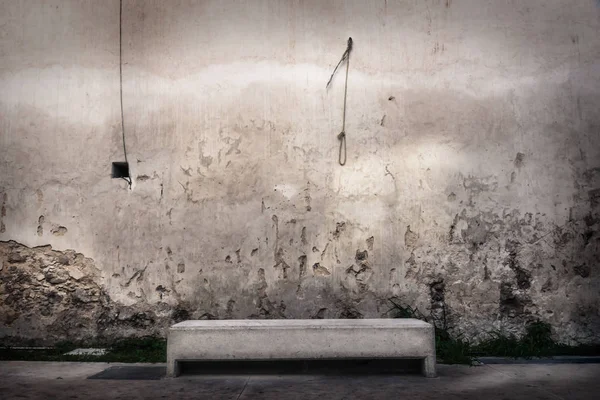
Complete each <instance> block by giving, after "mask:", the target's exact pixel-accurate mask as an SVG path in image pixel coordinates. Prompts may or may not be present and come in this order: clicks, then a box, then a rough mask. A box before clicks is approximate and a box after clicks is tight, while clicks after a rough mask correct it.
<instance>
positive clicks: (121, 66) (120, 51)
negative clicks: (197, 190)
mask: <svg viewBox="0 0 600 400" xmlns="http://www.w3.org/2000/svg"><path fill="white" fill-rule="evenodd" d="M119 98H120V102H121V133H122V134H123V154H124V155H125V163H126V164H127V172H129V162H128V161H127V146H126V145H125V113H124V112H123V0H119ZM123 179H124V180H125V181H126V182H127V183H128V184H129V189H131V178H130V177H123Z"/></svg>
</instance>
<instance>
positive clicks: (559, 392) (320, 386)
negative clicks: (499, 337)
mask: <svg viewBox="0 0 600 400" xmlns="http://www.w3.org/2000/svg"><path fill="white" fill-rule="evenodd" d="M123 365H124V364H105V363H67V362H61V363H54V362H23V361H9V362H0V399H3V400H8V399H128V400H129V399H169V398H174V399H178V400H180V399H181V400H183V399H210V400H213V399H214V400H218V399H239V400H242V399H277V400H284V399H302V400H309V399H319V400H328V399H484V400H495V399H502V400H504V399H527V400H536V399H553V400H557V399H572V400H578V399H600V364H554V365H526V364H525V365H484V366H478V367H468V366H447V365H440V366H439V377H438V378H435V379H426V378H422V377H420V376H418V375H389V374H387V375H386V374H370V373H369V372H362V373H361V374H358V375H356V374H354V375H341V376H340V375H337V376H336V375H331V374H329V375H323V374H313V375H307V374H304V375H252V376H248V375H194V376H182V377H179V378H176V379H160V380H104V379H86V378H87V377H89V376H92V375H94V374H97V373H100V372H102V371H104V370H106V369H107V368H111V367H114V366H123ZM131 365H132V364H128V366H131ZM135 365H137V366H140V367H148V366H152V364H135ZM113 370H114V368H113ZM154 370H155V371H156V368H154Z"/></svg>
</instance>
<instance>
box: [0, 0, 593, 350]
mask: <svg viewBox="0 0 600 400" xmlns="http://www.w3.org/2000/svg"><path fill="white" fill-rule="evenodd" d="M0 10H1V11H2V12H0V85H1V86H0V87H1V91H0V145H1V149H2V150H1V151H2V153H1V154H2V160H1V164H0V192H1V193H0V201H1V202H2V217H1V229H0V230H1V233H0V240H2V241H4V242H3V243H1V244H0V257H2V267H1V268H2V269H1V270H0V276H1V277H2V283H1V286H0V336H5V337H11V338H12V339H13V340H19V339H23V338H46V339H47V340H55V339H59V338H65V337H69V338H81V337H91V336H95V335H105V336H111V335H112V336H114V335H129V334H144V333H149V332H155V331H157V332H158V331H161V330H162V329H164V327H165V326H167V324H168V323H169V322H170V321H171V320H172V319H175V320H180V319H186V318H311V317H312V318H355V317H380V316H385V315H386V313H387V311H388V309H389V306H390V303H389V302H388V299H389V298H392V297H395V298H396V299H397V301H399V302H401V303H403V304H406V305H410V306H412V307H417V308H418V309H419V310H420V311H421V312H423V313H425V314H427V315H432V317H433V318H434V319H435V320H436V321H437V322H438V323H443V322H442V321H443V320H446V323H447V324H448V325H449V326H450V327H451V328H452V330H453V331H454V332H455V333H461V334H463V335H465V336H466V337H468V338H475V339H477V338H479V337H481V335H482V334H483V333H485V332H488V331H490V330H492V329H504V330H506V331H509V332H520V331H521V330H522V328H523V326H524V324H525V323H526V322H527V321H530V320H535V319H541V320H543V321H546V322H549V323H551V324H552V326H553V327H554V328H555V333H556V336H557V339H560V340H565V341H582V342H590V341H594V340H596V341H597V340H598V335H599V333H600V314H599V313H600V311H599V310H600V296H599V293H598V292H599V291H598V288H599V287H600V286H599V285H600V269H599V267H598V259H599V257H600V250H599V244H600V233H599V229H598V228H599V225H600V135H599V133H600V132H599V131H600V120H599V117H598V113H597V110H598V109H599V108H600V36H599V35H598V30H599V29H600V7H599V6H598V4H597V2H596V1H593V0H589V1H587V0H586V1H575V0H573V1H566V0H551V1H527V2H519V1H491V0H490V1H480V0H462V1H460V0H443V1H442V0H428V1H391V0H390V1H384V0H381V1H370V2H366V1H342V0H338V1H318V0H314V1H289V2H287V1H285V2H284V1H235V2H234V1H224V0H221V1H217V0H215V1H192V2H190V1H169V2H155V1H143V0H138V1H133V0H124V11H123V62H124V64H123V102H124V111H125V132H126V136H127V145H128V158H129V161H130V164H131V171H132V175H133V186H132V188H131V190H129V189H128V186H127V183H126V182H125V181H123V180H117V179H111V178H110V163H111V161H123V154H122V143H121V119H120V109H119V107H120V106H119V1H114V0H113V1H102V2H98V1H58V0H56V1H54V2H52V1H22V2H17V1H12V0H3V1H0ZM349 36H352V37H353V39H354V51H353V53H352V57H351V62H350V71H349V88H348V115H347V124H346V126H347V129H346V131H347V134H348V163H347V165H346V166H345V167H340V166H339V165H338V164H337V156H338V154H337V151H338V141H337V139H336V135H337V134H338V132H339V130H340V127H341V117H342V99H343V74H344V70H343V69H342V70H341V71H340V73H339V74H338V75H337V77H336V78H335V79H334V81H333V84H332V87H331V88H330V89H328V90H326V89H325V84H326V82H327V80H328V79H329V76H330V74H331V71H332V69H333V67H334V66H335V64H336V63H337V61H338V60H339V57H340V56H341V55H342V53H343V51H344V49H345V45H346V39H347V38H348V37H349ZM36 246H44V247H36ZM48 246H52V249H53V250H52V249H51V248H50V247H48ZM67 249H73V250H74V251H67ZM75 252H77V253H75Z"/></svg>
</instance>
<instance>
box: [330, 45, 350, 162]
mask: <svg viewBox="0 0 600 400" xmlns="http://www.w3.org/2000/svg"><path fill="white" fill-rule="evenodd" d="M351 51H352V38H351V37H350V38H348V46H347V47H346V51H345V52H344V54H342V58H341V59H340V62H338V64H337V65H336V66H335V69H334V70H333V73H332V74H331V77H330V78H329V81H328V82H327V85H326V86H325V88H328V87H329V84H330V83H331V81H332V80H333V76H334V75H335V72H336V71H337V70H338V68H339V66H340V65H341V64H342V63H343V62H344V61H346V82H345V83H344V114H343V117H342V131H341V132H340V133H339V134H338V136H337V138H338V140H339V141H340V150H339V153H338V162H339V163H340V165H342V166H343V165H346V154H347V153H346V98H347V96H348V70H349V69H350V52H351ZM342 154H343V155H344V157H343V161H342Z"/></svg>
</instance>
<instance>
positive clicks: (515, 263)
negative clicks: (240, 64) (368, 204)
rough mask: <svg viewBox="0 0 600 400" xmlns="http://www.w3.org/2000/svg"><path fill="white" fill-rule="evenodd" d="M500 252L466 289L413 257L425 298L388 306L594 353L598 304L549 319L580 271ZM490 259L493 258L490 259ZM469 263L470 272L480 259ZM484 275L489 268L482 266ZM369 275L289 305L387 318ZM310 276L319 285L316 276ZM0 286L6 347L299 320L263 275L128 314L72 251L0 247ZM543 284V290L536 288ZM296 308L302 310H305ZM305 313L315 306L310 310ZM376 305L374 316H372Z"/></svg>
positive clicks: (356, 269)
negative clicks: (544, 327) (537, 326)
mask: <svg viewBox="0 0 600 400" xmlns="http://www.w3.org/2000/svg"><path fill="white" fill-rule="evenodd" d="M488 228H491V225H490V226H488ZM469 237H470V236H469V234H465V235H463V236H462V238H463V239H468V238H469ZM521 240H522V238H521ZM367 243H368V242H367ZM481 243H483V242H481ZM506 246H507V249H506V252H500V253H499V254H508V255H507V256H506V259H505V260H504V262H503V265H499V266H498V268H492V267H489V268H490V271H488V272H487V273H485V274H484V276H483V277H479V278H475V279H474V280H472V281H471V282H469V283H467V279H466V277H465V279H464V280H462V279H456V271H455V269H456V268H455V267H453V264H452V263H448V264H447V265H445V266H443V267H436V266H434V265H430V264H428V263H427V255H428V251H427V250H426V249H423V250H416V249H415V251H414V252H413V254H412V255H411V259H412V261H411V260H409V261H408V262H407V264H408V265H409V269H408V272H407V276H406V278H407V279H408V280H414V279H417V280H418V281H422V282H424V284H422V285H420V284H419V283H417V282H416V281H415V283H414V286H415V287H416V288H419V287H421V286H422V287H423V288H424V293H420V294H419V293H418V292H416V291H414V292H411V293H406V294H400V295H399V296H391V297H390V298H393V301H394V303H396V304H402V305H405V306H411V307H413V308H416V309H417V310H418V312H419V313H420V314H422V315H424V316H425V317H426V318H427V319H428V320H429V321H431V322H433V323H435V324H436V325H437V326H440V327H442V326H443V327H445V328H448V329H449V330H450V331H451V332H454V334H460V335H461V336H462V337H464V338H467V339H469V340H475V341H477V340H479V339H481V338H482V337H483V336H482V335H484V334H485V332H484V331H482V330H481V329H478V328H476V325H477V323H478V322H481V323H483V325H484V326H488V327H489V326H492V327H497V328H498V329H499V330H503V331H505V332H506V333H515V334H517V335H519V334H520V333H522V332H523V329H524V327H525V326H526V325H527V324H528V323H530V322H533V321H536V320H542V321H545V322H550V323H553V328H554V332H555V336H556V337H557V338H558V339H559V340H562V341H565V339H566V341H567V342H570V343H571V344H574V343H597V339H598V338H597V337H596V336H595V335H594V332H598V329H599V324H600V318H599V317H598V315H597V312H595V311H594V310H592V308H593V306H594V304H595V303H594V302H595V301H597V300H598V299H597V296H596V297H594V296H591V295H590V293H589V291H584V292H582V293H579V294H573V296H572V297H571V300H570V301H571V302H572V304H571V305H573V306H575V307H577V310H579V311H580V312H578V313H573V310H572V308H573V307H571V305H569V303H565V304H564V307H562V308H561V309H557V310H556V311H553V310H550V309H549V307H550V306H551V305H553V306H555V307H556V306H557V305H558V304H559V303H560V302H559V301H558V300H559V298H560V296H561V294H560V293H564V290H565V288H563V289H562V290H561V289H560V288H559V287H558V286H559V285H557V284H554V283H553V282H561V285H563V286H566V287H580V288H581V286H582V285H581V282H584V280H589V278H590V276H589V274H582V273H581V271H582V270H583V269H582V268H577V267H573V268H572V270H569V269H567V268H562V269H561V270H560V271H557V272H558V274H556V275H557V276H556V277H555V278H552V277H551V276H548V277H547V278H546V275H548V274H547V273H544V272H543V271H541V268H542V267H540V266H533V267H530V268H528V270H525V269H523V268H522V267H520V265H521V262H522V261H520V260H522V259H523V255H522V253H523V250H519V245H518V242H516V241H510V240H509V241H507V245H506ZM429 253H431V252H429ZM488 254H492V253H491V252H490V251H488ZM430 256H431V254H430ZM468 257H469V258H470V259H471V262H474V260H475V258H476V257H475V256H468ZM488 257H489V256H488ZM300 261H302V260H300ZM488 263H489V261H488ZM483 265H484V267H485V266H486V265H487V264H486V262H483ZM411 266H412V267H411ZM410 268H412V269H410ZM485 268H486V269H487V268H488V267H485ZM553 270H554V269H553ZM261 271H262V273H261ZM480 272H481V271H480ZM593 272H594V273H595V271H593ZM373 273H374V272H373V268H372V265H371V264H370V262H369V253H368V251H367V250H362V251H359V250H357V251H356V254H355V264H354V265H352V266H350V267H349V268H348V269H347V270H346V274H347V275H348V276H351V277H352V279H353V280H355V281H356V282H355V283H356V285H355V287H354V286H352V285H348V284H347V282H346V284H342V286H341V288H339V289H338V290H337V291H334V290H331V289H327V287H321V286H319V285H314V284H313V285H308V286H307V285H305V286H306V287H304V288H303V289H302V290H303V292H297V291H296V292H295V293H294V294H293V295H294V296H296V297H297V298H298V299H299V298H300V297H301V296H303V295H305V294H306V293H309V294H310V293H316V291H318V290H320V291H321V293H322V295H320V297H319V300H318V302H320V305H321V307H320V308H318V309H317V310H316V311H315V312H312V313H311V315H310V316H309V317H310V318H368V317H371V318H372V317H386V316H390V314H389V313H388V311H389V307H388V305H391V304H392V303H391V302H389V301H388V298H386V297H385V295H380V294H377V291H374V290H372V289H373V288H370V287H369V286H368V281H369V280H370V278H371V276H372V275H373ZM532 275H533V276H534V277H535V278H532ZM313 276H314V277H315V278H317V279H321V277H320V275H319V274H318V272H317V271H315V272H314V275H313ZM452 276H454V278H451V277H452ZM0 278H1V284H0V340H2V343H3V344H4V345H16V344H24V343H36V344H45V345H49V344H54V343H56V342H59V341H62V340H71V341H97V340H107V341H110V340H112V339H115V338H121V337H130V336H145V335H164V334H165V333H166V329H167V328H168V326H169V325H170V324H172V323H175V322H179V321H182V320H186V319H221V318H301V317H305V316H303V315H295V314H296V312H295V311H294V310H296V309H297V307H298V305H297V304H291V301H290V300H289V299H287V297H289V296H287V295H288V294H289V293H287V294H286V293H281V292H280V294H281V296H279V297H285V298H286V301H287V303H288V304H291V310H287V307H286V303H285V302H284V300H282V299H281V298H276V295H273V294H271V298H270V297H269V293H271V292H270V290H269V289H270V286H273V284H271V285H269V283H267V281H266V279H265V274H264V270H263V269H262V268H260V269H259V270H258V276H257V282H256V283H250V284H249V286H250V288H249V290H248V291H247V293H245V294H240V295H237V296H232V298H231V300H230V301H229V302H228V303H227V304H223V305H222V306H221V305H219V304H214V302H213V303H210V304H211V307H210V308H208V309H205V308H203V307H202V306H201V305H200V303H204V302H203V301H201V300H200V301H199V302H198V303H195V302H190V301H188V300H182V299H175V298H174V297H173V296H168V293H169V292H171V291H172V290H173V289H172V288H171V289H167V288H165V287H163V286H161V287H157V291H159V292H161V293H164V294H165V301H162V298H161V301H158V302H156V303H149V302H148V301H146V300H145V299H141V300H140V301H138V302H137V303H135V304H133V305H127V306H126V305H123V304H120V303H118V302H115V301H112V300H111V298H110V296H109V295H108V294H107V291H106V290H105V289H104V288H103V286H102V284H101V283H100V282H101V280H102V277H101V271H100V270H99V269H98V268H97V267H96V265H95V263H94V260H92V259H90V258H86V257H85V256H84V255H82V254H80V253H76V252H75V251H73V250H67V251H56V250H53V249H52V248H51V246H41V247H33V248H29V247H27V246H24V245H22V244H19V243H17V242H14V241H9V242H0ZM137 278H140V279H143V274H142V275H140V274H138V276H137ZM480 278H483V279H480ZM531 280H533V281H534V283H535V285H532V284H531V282H530V281H531ZM542 280H543V281H544V283H543V284H541V283H540V282H542ZM477 282H479V283H478V284H477ZM578 282H579V283H578ZM274 285H279V283H277V282H275V283H274ZM534 286H535V287H534ZM298 287H300V286H298ZM536 288H537V289H539V291H538V290H536ZM276 291H278V290H276ZM304 291H305V292H304ZM278 292H279V291H278ZM334 292H336V293H334ZM228 295H229V294H228ZM161 297H162V296H161ZM234 299H235V300H234ZM423 299H429V300H428V302H429V304H425V305H423ZM166 301H169V302H168V303H167V302H166ZM236 301H237V302H239V303H247V304H252V305H253V307H254V311H253V312H251V313H250V314H248V315H244V314H242V312H241V311H240V309H239V308H238V307H236ZM297 302H298V303H302V301H301V300H298V301H297ZM305 304H309V305H310V306H311V307H312V306H314V304H313V303H312V302H311V303H305ZM315 304H316V303H315ZM373 304H375V308H376V310H373V309H371V306H372V305H373ZM415 304H416V306H415ZM546 308H548V309H546ZM549 311H552V312H549ZM554 313H556V314H557V316H558V317H557V316H555V315H553V314H554ZM561 320H563V321H567V322H568V326H566V325H564V326H562V325H560V321H561ZM490 321H491V322H490ZM494 321H495V322H494ZM557 322H558V323H557Z"/></svg>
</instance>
